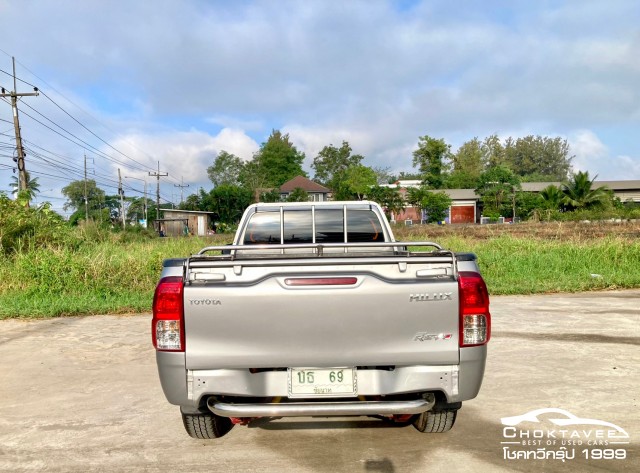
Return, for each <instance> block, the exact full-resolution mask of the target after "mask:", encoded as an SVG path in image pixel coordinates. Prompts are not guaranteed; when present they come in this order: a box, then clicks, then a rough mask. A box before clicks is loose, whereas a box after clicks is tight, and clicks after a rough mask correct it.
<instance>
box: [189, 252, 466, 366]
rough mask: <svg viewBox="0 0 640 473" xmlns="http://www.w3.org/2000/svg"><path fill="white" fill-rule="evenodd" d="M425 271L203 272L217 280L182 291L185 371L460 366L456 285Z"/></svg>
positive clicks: (299, 269) (416, 267)
mask: <svg viewBox="0 0 640 473" xmlns="http://www.w3.org/2000/svg"><path fill="white" fill-rule="evenodd" d="M430 267H431V266H430V265H425V264H423V265H411V267H410V269H409V270H408V271H407V270H406V269H405V270H404V271H399V270H398V269H397V268H398V265H388V264H387V265H385V264H381V265H378V266H374V267H371V266H368V267H364V266H362V267H361V266H357V265H354V266H349V267H343V268H339V269H338V270H337V271H336V268H335V267H333V268H329V267H326V266H318V267H310V266H303V267H297V268H292V267H282V268H269V270H268V271H266V272H265V268H264V267H263V268H262V269H261V270H260V271H261V272H260V273H258V270H259V268H254V269H253V271H255V279H254V276H252V273H251V271H252V269H251V268H246V269H245V270H244V271H243V274H242V276H241V277H240V276H237V275H236V274H234V271H233V270H232V269H231V268H214V269H206V270H204V272H205V273H209V274H214V276H212V277H210V278H209V279H216V278H218V279H219V280H220V281H218V282H215V281H214V282H212V281H208V282H197V283H193V284H187V286H186V287H185V290H184V304H185V306H184V307H185V332H186V334H187V339H186V342H185V345H186V363H187V368H188V369H192V370H200V369H216V368H285V367H339V366H388V365H414V364H420V365H429V364H432V365H439V364H457V363H458V361H459V351H458V338H459V333H458V323H459V322H458V286H457V282H456V281H455V280H454V279H453V278H452V277H439V278H423V279H420V278H418V277H416V274H417V272H418V271H419V270H420V269H423V270H424V269H425V268H426V269H427V271H430V269H429V268H430ZM294 280H297V281H294ZM249 288H250V289H249Z"/></svg>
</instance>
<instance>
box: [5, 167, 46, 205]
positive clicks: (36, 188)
mask: <svg viewBox="0 0 640 473" xmlns="http://www.w3.org/2000/svg"><path fill="white" fill-rule="evenodd" d="M24 174H25V178H26V180H27V188H26V189H25V190H24V191H22V192H26V197H28V198H29V200H31V199H33V198H34V197H35V195H36V194H37V193H38V192H40V184H38V178H37V177H35V178H33V179H31V175H30V174H29V171H25V173H24ZM12 181H13V182H11V184H9V186H11V188H12V189H13V190H12V191H11V193H12V194H13V195H17V194H18V190H19V189H20V180H19V178H18V176H13V177H12Z"/></svg>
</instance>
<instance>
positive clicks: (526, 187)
mask: <svg viewBox="0 0 640 473" xmlns="http://www.w3.org/2000/svg"><path fill="white" fill-rule="evenodd" d="M561 184H562V183H560V182H523V183H522V190H523V191H524V192H540V191H542V190H543V189H544V188H546V187H548V186H550V185H554V186H557V187H560V186H561ZM420 185H421V181H419V180H406V181H402V180H401V181H397V182H395V183H393V184H387V185H386V186H387V187H391V188H396V189H398V191H399V192H400V194H401V195H402V196H403V197H405V196H406V194H407V189H410V188H412V187H420ZM598 187H607V188H608V189H610V190H612V191H613V193H614V195H615V196H616V197H618V198H619V199H620V200H621V201H622V202H637V203H640V180H630V181H594V182H593V188H598ZM439 191H441V192H444V193H445V194H447V195H448V196H449V197H450V198H451V207H449V217H448V219H447V222H448V223H479V222H480V216H481V211H482V204H481V202H480V196H479V195H478V194H476V192H475V189H441V190H439ZM439 191H438V192H439ZM405 200H406V198H405ZM392 220H395V221H396V222H404V223H405V224H407V225H409V224H413V223H420V222H422V221H423V220H424V216H423V215H419V210H418V209H416V208H415V207H413V206H411V205H409V204H407V205H406V206H405V208H404V209H403V210H402V211H401V212H399V213H398V214H394V215H392Z"/></svg>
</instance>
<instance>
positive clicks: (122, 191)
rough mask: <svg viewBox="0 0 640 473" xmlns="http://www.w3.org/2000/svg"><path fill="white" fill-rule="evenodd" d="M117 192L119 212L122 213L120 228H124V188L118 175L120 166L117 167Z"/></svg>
mask: <svg viewBox="0 0 640 473" xmlns="http://www.w3.org/2000/svg"><path fill="white" fill-rule="evenodd" d="M118 194H120V209H121V210H120V213H121V214H122V229H123V230H124V228H125V217H124V189H123V188H122V177H121V176H120V168H118Z"/></svg>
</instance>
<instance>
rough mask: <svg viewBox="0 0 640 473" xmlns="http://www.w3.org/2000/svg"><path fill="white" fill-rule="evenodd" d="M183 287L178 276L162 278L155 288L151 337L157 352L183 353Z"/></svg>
mask: <svg viewBox="0 0 640 473" xmlns="http://www.w3.org/2000/svg"><path fill="white" fill-rule="evenodd" d="M183 287H184V285H183V283H182V278H181V277H179V276H169V277H166V278H162V279H161V280H160V282H159V283H158V286H157V287H156V292H155V294H154V295H153V320H152V322H151V337H152V339H153V346H154V347H156V349H157V350H166V351H184V311H183V302H182V294H183Z"/></svg>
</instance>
